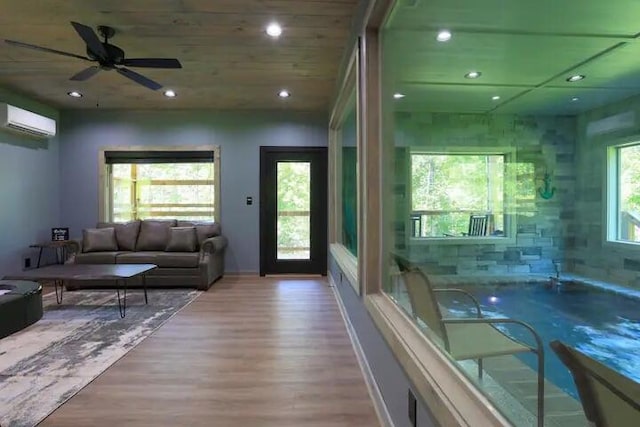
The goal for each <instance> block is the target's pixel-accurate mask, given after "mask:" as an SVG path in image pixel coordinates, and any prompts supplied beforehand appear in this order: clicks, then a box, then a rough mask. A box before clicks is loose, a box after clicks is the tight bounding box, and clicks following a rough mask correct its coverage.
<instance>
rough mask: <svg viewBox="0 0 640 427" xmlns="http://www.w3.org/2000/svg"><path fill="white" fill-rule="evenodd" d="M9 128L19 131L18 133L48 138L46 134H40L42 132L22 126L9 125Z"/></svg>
mask: <svg viewBox="0 0 640 427" xmlns="http://www.w3.org/2000/svg"><path fill="white" fill-rule="evenodd" d="M7 127H8V128H9V129H13V130H17V131H18V132H24V133H28V134H29V135H33V136H48V135H47V134H46V133H44V132H40V131H37V130H33V129H29V128H28V127H24V126H20V125H17V124H15V123H7Z"/></svg>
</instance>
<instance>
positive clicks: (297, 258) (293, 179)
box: [260, 147, 327, 276]
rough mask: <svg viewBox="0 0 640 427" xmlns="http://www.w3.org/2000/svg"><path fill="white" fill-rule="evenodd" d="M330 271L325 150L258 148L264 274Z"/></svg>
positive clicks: (322, 272)
mask: <svg viewBox="0 0 640 427" xmlns="http://www.w3.org/2000/svg"><path fill="white" fill-rule="evenodd" d="M285 273H302V274H322V275H325V274H326V273H327V149H326V148H325V147H260V275H261V276H264V275H265V274H285Z"/></svg>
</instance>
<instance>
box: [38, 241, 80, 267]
mask: <svg viewBox="0 0 640 427" xmlns="http://www.w3.org/2000/svg"><path fill="white" fill-rule="evenodd" d="M69 244H70V241H69V240H52V241H50V242H41V243H35V244H33V245H29V247H30V248H39V249H40V250H39V251H38V264H37V265H36V268H40V261H41V260H42V251H43V250H44V249H45V248H46V249H53V250H55V251H56V264H64V261H65V259H66V258H67V246H69Z"/></svg>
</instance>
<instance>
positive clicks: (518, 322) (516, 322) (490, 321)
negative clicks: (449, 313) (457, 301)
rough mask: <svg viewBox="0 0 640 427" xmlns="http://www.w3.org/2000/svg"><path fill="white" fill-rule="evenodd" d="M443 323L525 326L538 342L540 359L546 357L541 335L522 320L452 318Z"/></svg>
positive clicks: (445, 319) (444, 319)
mask: <svg viewBox="0 0 640 427" xmlns="http://www.w3.org/2000/svg"><path fill="white" fill-rule="evenodd" d="M442 323H445V324H450V325H454V324H467V323H486V324H494V323H498V324H500V323H511V324H514V325H520V326H524V327H525V328H526V329H528V330H529V332H531V335H533V338H534V339H535V340H536V347H537V353H538V354H539V355H540V357H543V355H544V347H543V346H542V338H540V335H538V333H537V332H536V330H535V329H533V327H532V326H531V325H529V324H528V323H525V322H523V321H521V320H515V319H509V318H498V319H490V318H486V317H483V318H482V319H460V318H455V319H451V318H443V319H442Z"/></svg>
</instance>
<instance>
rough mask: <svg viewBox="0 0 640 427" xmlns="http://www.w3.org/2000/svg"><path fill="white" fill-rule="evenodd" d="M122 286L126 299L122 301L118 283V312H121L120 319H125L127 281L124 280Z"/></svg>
mask: <svg viewBox="0 0 640 427" xmlns="http://www.w3.org/2000/svg"><path fill="white" fill-rule="evenodd" d="M122 284H123V285H124V286H123V288H124V298H123V299H122V301H120V288H119V287H118V286H117V285H118V284H117V283H116V292H117V293H118V311H120V318H121V319H123V318H124V316H126V315H127V281H126V279H124V280H122Z"/></svg>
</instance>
